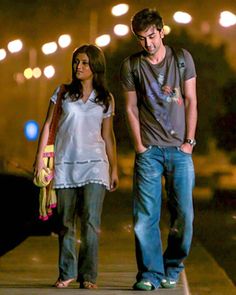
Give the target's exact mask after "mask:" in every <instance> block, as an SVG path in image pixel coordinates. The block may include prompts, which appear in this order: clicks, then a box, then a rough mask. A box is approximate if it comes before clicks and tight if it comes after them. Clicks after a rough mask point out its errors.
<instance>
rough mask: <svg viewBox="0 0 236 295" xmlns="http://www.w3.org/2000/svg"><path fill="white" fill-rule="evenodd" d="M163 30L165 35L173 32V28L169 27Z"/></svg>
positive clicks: (165, 26)
mask: <svg viewBox="0 0 236 295" xmlns="http://www.w3.org/2000/svg"><path fill="white" fill-rule="evenodd" d="M163 30H164V34H165V35H168V34H170V32H171V28H170V27H169V26H167V25H164V27H163Z"/></svg>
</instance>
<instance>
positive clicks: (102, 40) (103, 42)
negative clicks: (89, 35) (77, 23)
mask: <svg viewBox="0 0 236 295" xmlns="http://www.w3.org/2000/svg"><path fill="white" fill-rule="evenodd" d="M110 42H111V37H110V35H108V34H104V35H101V36H99V37H97V38H96V40H95V43H96V45H97V46H100V47H104V46H107V45H108V44H109V43H110Z"/></svg>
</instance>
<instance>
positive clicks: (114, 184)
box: [109, 171, 119, 192]
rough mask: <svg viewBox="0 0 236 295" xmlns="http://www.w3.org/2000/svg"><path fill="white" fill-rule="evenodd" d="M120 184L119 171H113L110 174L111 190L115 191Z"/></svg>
mask: <svg viewBox="0 0 236 295" xmlns="http://www.w3.org/2000/svg"><path fill="white" fill-rule="evenodd" d="M118 186H119V178H118V174H117V171H114V172H112V173H111V176H110V190H109V191H110V192H114V191H115V190H116V189H117V188H118Z"/></svg>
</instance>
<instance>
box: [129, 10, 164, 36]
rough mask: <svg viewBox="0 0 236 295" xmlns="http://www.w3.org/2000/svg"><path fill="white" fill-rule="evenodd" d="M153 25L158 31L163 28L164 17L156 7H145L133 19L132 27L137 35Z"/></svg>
mask: <svg viewBox="0 0 236 295" xmlns="http://www.w3.org/2000/svg"><path fill="white" fill-rule="evenodd" d="M153 25H154V26H156V28H157V30H158V31H160V30H161V29H162V28H163V21H162V17H161V16H160V14H159V12H158V11H157V10H156V9H150V8H144V9H143V10H141V11H139V12H137V13H136V14H135V15H134V16H133V17H132V19H131V28H132V31H133V33H134V34H135V35H137V34H138V33H139V32H142V31H144V30H146V29H147V28H148V27H150V26H153Z"/></svg>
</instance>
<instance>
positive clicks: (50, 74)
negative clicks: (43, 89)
mask: <svg viewBox="0 0 236 295" xmlns="http://www.w3.org/2000/svg"><path fill="white" fill-rule="evenodd" d="M43 73H44V76H45V77H46V78H48V79H50V78H52V77H53V76H54V75H55V68H54V67H53V66H52V65H50V66H47V67H45V68H44V70H43Z"/></svg>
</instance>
